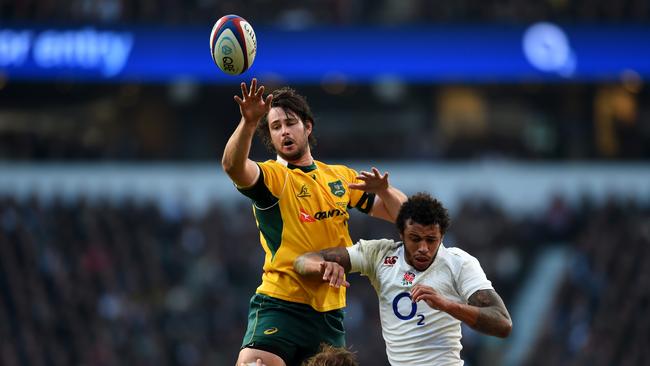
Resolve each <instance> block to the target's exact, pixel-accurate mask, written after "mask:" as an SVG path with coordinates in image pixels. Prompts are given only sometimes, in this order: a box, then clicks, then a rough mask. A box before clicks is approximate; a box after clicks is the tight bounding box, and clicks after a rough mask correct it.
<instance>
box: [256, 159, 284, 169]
mask: <svg viewBox="0 0 650 366" xmlns="http://www.w3.org/2000/svg"><path fill="white" fill-rule="evenodd" d="M256 163H257V165H259V166H260V167H262V168H268V169H287V166H286V165H284V164H281V163H279V162H278V161H277V160H267V161H257V162H256Z"/></svg>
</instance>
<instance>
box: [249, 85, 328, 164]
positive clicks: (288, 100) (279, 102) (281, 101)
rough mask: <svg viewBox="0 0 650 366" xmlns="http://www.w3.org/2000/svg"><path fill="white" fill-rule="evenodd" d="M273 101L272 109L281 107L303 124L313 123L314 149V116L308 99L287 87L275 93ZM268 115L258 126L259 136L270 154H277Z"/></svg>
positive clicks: (310, 141) (311, 142)
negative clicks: (294, 115)
mask: <svg viewBox="0 0 650 366" xmlns="http://www.w3.org/2000/svg"><path fill="white" fill-rule="evenodd" d="M272 94H273V101H272V102H271V108H275V107H279V108H282V109H283V110H284V111H291V112H293V113H295V114H296V115H297V116H298V117H299V118H300V120H301V121H302V123H303V124H304V123H306V122H307V121H309V122H311V126H312V133H311V134H310V135H309V145H310V146H311V147H312V148H313V147H314V146H316V138H315V137H314V130H313V127H314V124H315V122H314V115H313V114H312V112H311V108H310V107H309V104H307V99H306V98H305V97H304V96H302V95H300V94H298V93H297V92H296V91H295V90H294V89H292V88H290V87H288V86H285V87H282V88H280V89H276V90H275V91H273V93H272ZM267 116H268V114H267V115H265V116H264V118H262V119H261V120H260V122H259V123H258V124H257V129H256V131H257V135H258V136H259V137H260V138H261V139H262V142H263V143H264V145H265V146H266V148H267V149H268V150H269V151H270V152H273V153H274V152H275V148H274V147H273V142H272V141H271V133H270V132H269V121H268V118H267Z"/></svg>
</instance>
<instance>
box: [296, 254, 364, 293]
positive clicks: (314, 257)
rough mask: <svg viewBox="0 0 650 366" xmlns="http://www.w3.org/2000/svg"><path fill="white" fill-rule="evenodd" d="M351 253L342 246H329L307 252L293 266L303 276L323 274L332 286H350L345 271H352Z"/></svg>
mask: <svg viewBox="0 0 650 366" xmlns="http://www.w3.org/2000/svg"><path fill="white" fill-rule="evenodd" d="M351 267H352V265H351V264H350V254H349V253H348V251H347V249H345V248H342V247H336V248H329V249H324V250H321V251H320V252H308V253H305V254H303V255H301V256H299V257H298V258H296V260H295V261H294V262H293V268H294V269H295V270H296V272H298V273H299V274H301V275H303V276H313V275H321V276H322V278H323V281H328V282H329V283H330V286H332V287H336V288H338V287H341V286H345V287H349V286H350V284H349V283H348V281H346V280H345V273H346V272H349V271H350V268H351Z"/></svg>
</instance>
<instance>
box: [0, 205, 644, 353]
mask: <svg viewBox="0 0 650 366" xmlns="http://www.w3.org/2000/svg"><path fill="white" fill-rule="evenodd" d="M452 214H453V215H452V216H453V218H452V220H453V221H452V227H451V231H450V232H449V233H448V235H447V236H446V238H445V242H446V244H447V245H448V246H454V245H457V246H460V247H462V248H464V249H465V250H467V251H469V252H470V253H472V254H474V255H475V256H477V257H478V258H479V260H480V261H481V264H482V266H483V268H484V269H485V271H486V273H487V275H488V277H489V278H490V279H491V280H492V281H493V283H494V285H495V287H496V289H497V290H498V291H499V293H500V294H501V295H502V297H503V298H504V300H505V302H506V304H508V305H509V306H513V305H512V301H513V298H514V295H515V293H516V291H517V289H518V286H519V285H520V284H521V282H522V281H521V278H524V276H525V274H526V269H527V268H529V267H530V263H531V260H532V259H533V258H534V255H535V253H536V252H537V251H538V250H539V249H540V248H542V246H543V245H545V244H547V243H556V242H568V243H573V244H571V246H572V247H574V248H575V253H576V254H575V257H574V263H573V264H572V265H571V267H570V271H569V272H568V273H567V275H566V281H565V284H564V285H563V287H562V291H561V292H560V293H559V294H558V296H557V298H556V300H555V305H554V307H553V309H552V314H550V315H549V316H550V319H551V321H549V322H548V329H546V330H545V334H544V336H543V337H542V339H541V341H540V342H539V344H538V345H537V347H536V348H535V349H536V350H535V351H534V352H533V356H532V359H531V361H530V364H553V365H561V364H572V365H590V364H592V363H594V362H595V361H596V360H598V361H599V362H601V361H602V363H596V364H604V365H608V364H643V363H644V362H645V363H647V362H648V361H649V360H650V355H649V354H648V350H647V347H644V346H646V345H647V344H648V336H647V329H648V328H649V326H650V324H648V319H650V316H648V303H649V302H648V300H649V298H648V294H649V291H650V290H649V289H650V283H648V281H650V277H649V275H650V273H649V272H648V269H647V266H645V265H644V262H645V261H647V260H649V259H650V257H649V256H648V255H649V253H650V252H649V251H648V248H649V247H650V231H649V228H650V208H649V207H647V206H639V205H634V204H631V203H628V202H617V201H611V202H610V203H608V204H607V205H605V206H602V207H601V206H594V205H593V204H590V203H589V201H588V200H585V202H584V204H583V205H582V206H580V207H570V206H568V205H567V204H566V203H565V202H564V200H562V199H561V198H560V197H558V198H556V199H555V200H553V201H552V202H550V203H549V206H548V209H547V210H546V211H545V212H542V213H538V214H536V215H524V216H521V215H513V214H509V213H508V212H506V211H504V210H503V209H502V208H501V207H499V205H498V203H496V202H493V201H492V200H490V199H489V198H486V197H467V199H466V200H465V203H464V204H462V205H461V207H459V208H458V209H457V212H452ZM351 229H352V236H353V239H359V238H376V237H392V238H397V236H396V233H395V229H394V228H393V227H392V225H390V224H387V223H381V222H377V220H372V219H367V218H365V216H363V215H361V214H359V215H355V217H353V219H352V225H351ZM257 235H258V234H257V231H256V228H255V223H254V220H253V218H252V215H251V212H250V207H249V204H248V203H247V202H246V201H244V200H242V201H241V202H240V203H237V204H234V205H221V204H220V203H219V202H215V203H214V204H213V205H212V206H211V209H209V210H208V211H207V212H205V213H204V214H200V215H197V214H196V213H192V212H190V211H187V210H185V209H184V208H183V206H182V205H180V204H179V205H175V204H166V205H164V206H159V205H157V204H154V203H153V202H151V203H136V202H135V201H133V200H128V199H125V200H123V201H117V202H109V201H103V200H97V199H94V200H88V199H85V200H84V199H79V200H74V201H65V200H63V199H52V200H49V201H42V200H38V199H36V198H33V199H28V200H25V201H18V200H16V199H14V198H12V197H9V196H3V197H0V364H2V365H7V366H14V365H21V366H22V365H54V366H58V365H73V364H77V365H80V364H83V365H88V366H102V365H127V364H128V365H182V366H193V365H227V364H230V363H232V360H233V359H234V357H235V355H236V354H237V352H238V348H239V345H240V342H241V337H242V335H243V332H244V325H245V322H246V315H247V305H248V300H249V298H250V296H251V295H252V293H253V291H254V289H255V288H256V287H257V285H258V284H259V281H260V276H261V265H262V256H263V252H262V250H261V248H260V247H259V241H258V237H257ZM350 281H351V283H352V287H351V288H350V291H349V298H348V307H347V310H346V311H347V318H346V327H347V330H348V343H349V345H351V347H352V349H353V350H354V351H356V352H358V355H359V359H360V361H361V364H363V365H380V364H382V362H385V358H384V357H385V356H384V345H383V341H382V338H381V333H380V332H381V330H380V326H379V319H378V312H377V304H376V295H375V293H374V290H373V289H372V288H371V286H370V284H369V283H367V280H366V279H365V278H361V277H359V276H356V275H352V276H350ZM511 310H512V309H511ZM464 334H465V336H464V340H463V341H464V347H465V348H464V350H463V357H464V358H465V360H466V362H467V363H466V364H468V365H481V364H484V365H485V364H497V363H495V362H496V361H495V360H494V359H490V358H487V359H486V352H487V350H486V340H485V338H484V337H482V336H477V335H476V334H475V333H472V332H469V330H468V329H465V330H464ZM382 360H383V361H382ZM603 360H604V361H603ZM535 362H536V363H535ZM624 362H628V363H624Z"/></svg>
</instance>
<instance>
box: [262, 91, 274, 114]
mask: <svg viewBox="0 0 650 366" xmlns="http://www.w3.org/2000/svg"><path fill="white" fill-rule="evenodd" d="M271 102H273V94H269V95H268V96H267V97H266V101H265V102H264V103H265V104H266V111H267V112H268V111H270V110H271Z"/></svg>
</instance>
